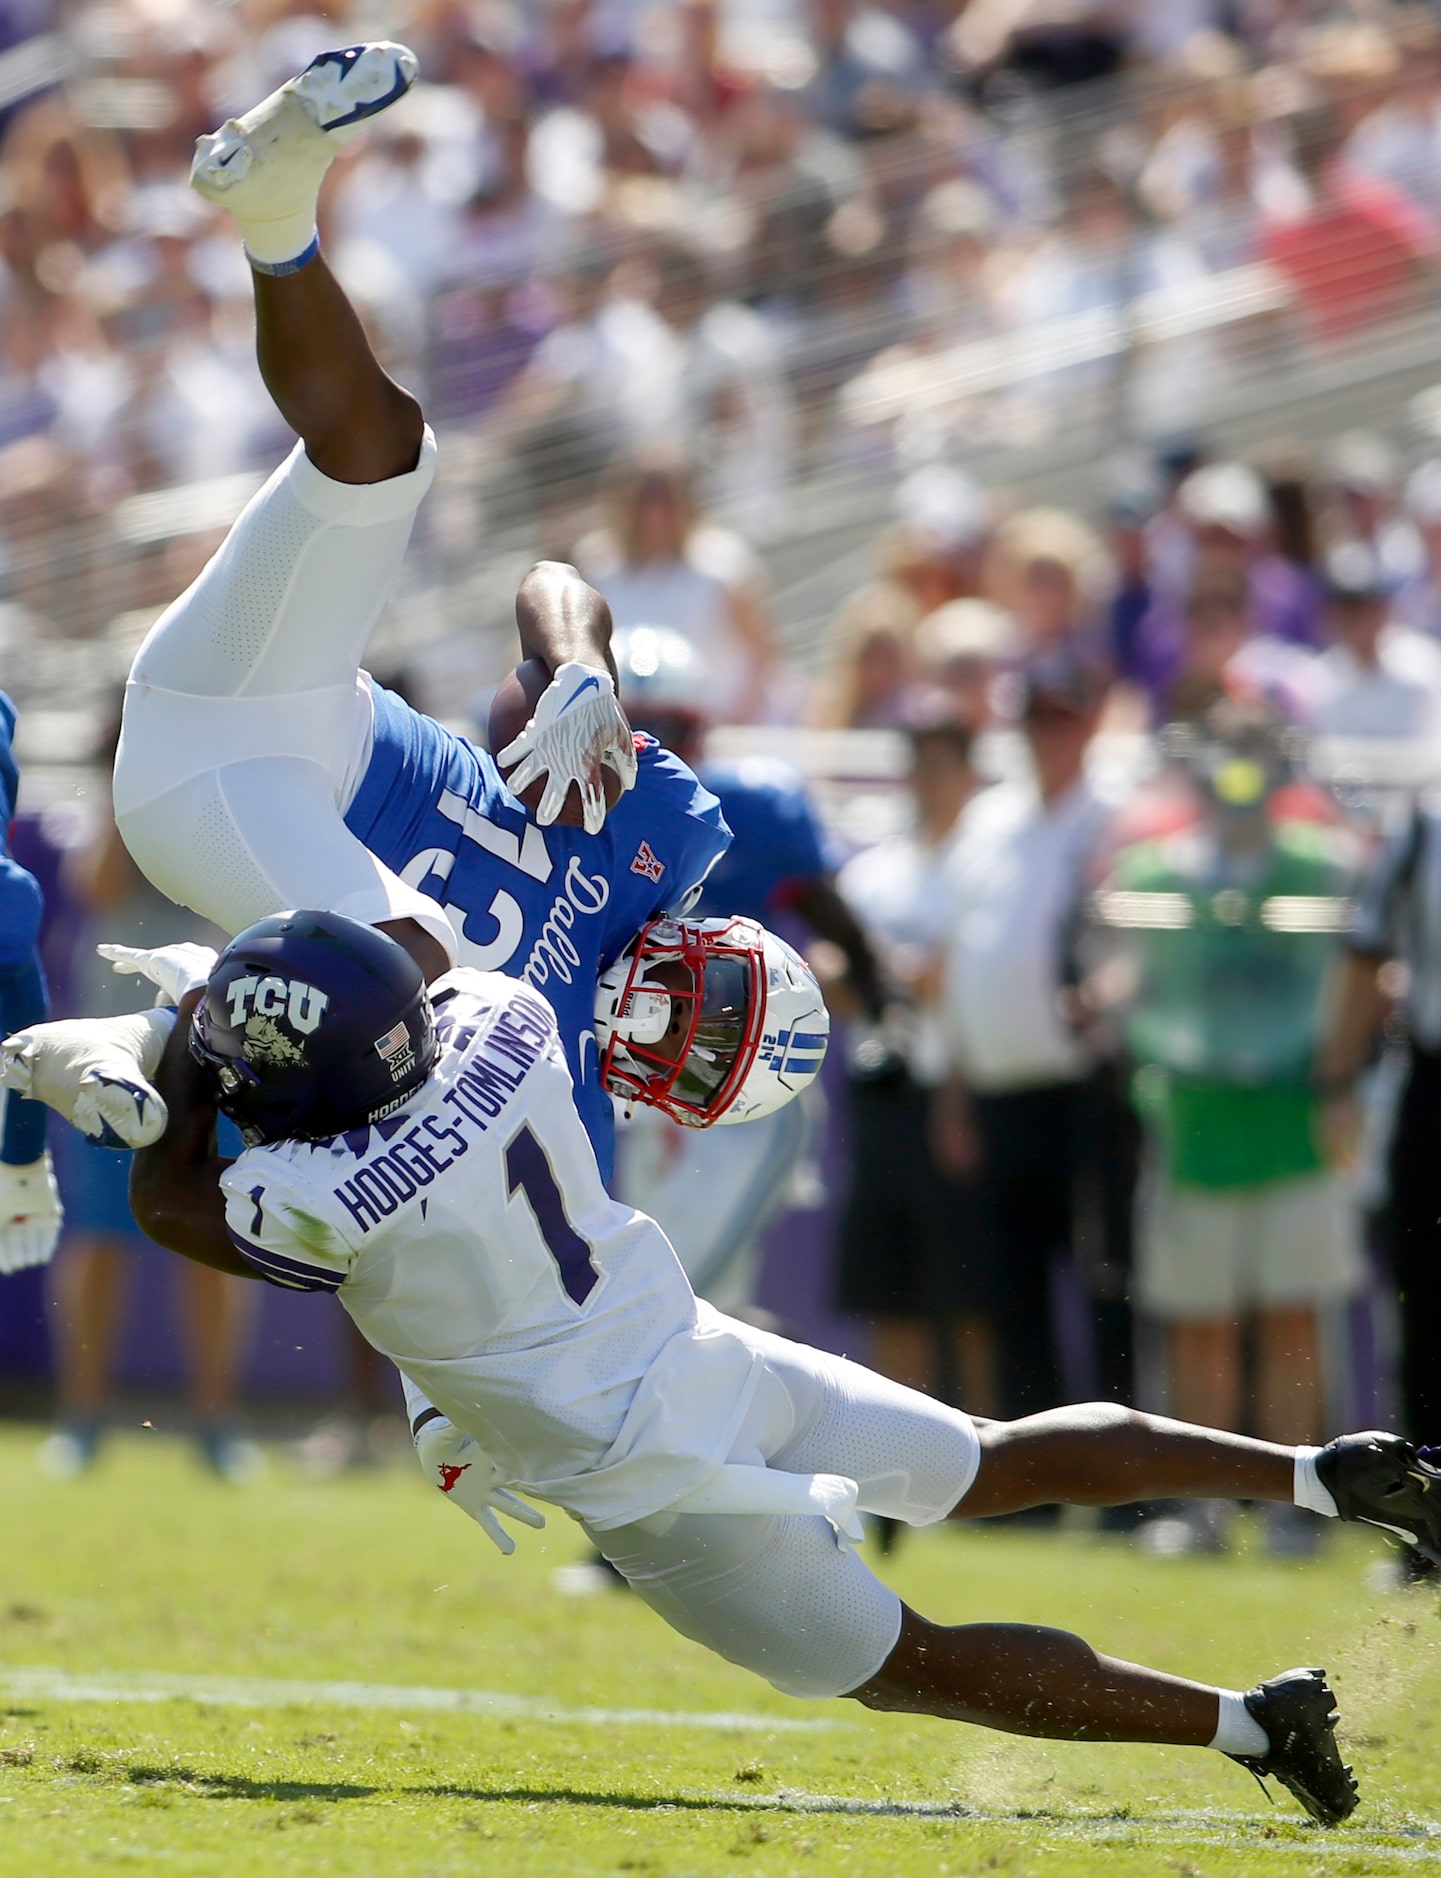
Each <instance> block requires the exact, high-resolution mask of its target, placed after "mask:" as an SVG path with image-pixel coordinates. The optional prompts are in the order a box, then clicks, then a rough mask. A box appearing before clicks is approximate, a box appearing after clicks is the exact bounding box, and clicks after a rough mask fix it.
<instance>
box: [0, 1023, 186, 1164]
mask: <svg viewBox="0 0 1441 1878" xmlns="http://www.w3.org/2000/svg"><path fill="white" fill-rule="evenodd" d="M174 1024H175V1013H174V1012H173V1011H165V1010H156V1011H137V1012H136V1013H135V1014H134V1015H133V1016H130V1017H75V1018H67V1019H65V1020H63V1021H62V1022H60V1023H55V1024H32V1025H31V1026H30V1027H29V1029H28V1030H17V1031H16V1032H15V1034H14V1036H13V1037H7V1038H6V1039H5V1041H4V1042H3V1043H0V1086H3V1087H4V1088H6V1089H13V1090H14V1091H15V1093H16V1095H22V1096H29V1097H31V1098H32V1100H34V1101H36V1102H43V1103H44V1104H45V1105H46V1107H47V1108H52V1109H54V1110H55V1112H56V1114H57V1115H63V1116H64V1117H65V1119H66V1121H67V1122H74V1124H75V1126H76V1127H77V1128H78V1129H79V1130H80V1132H81V1134H82V1135H84V1136H85V1138H86V1139H87V1140H88V1141H91V1142H94V1143H95V1145H96V1146H97V1147H107V1148H146V1147H149V1145H150V1143H151V1142H152V1141H158V1140H159V1139H160V1137H161V1136H162V1135H163V1134H164V1133H165V1124H166V1123H167V1121H168V1120H169V1119H170V1118H169V1112H168V1111H167V1109H166V1107H165V1104H164V1102H163V1101H162V1100H161V1098H160V1092H159V1091H158V1090H157V1089H156V1088H155V1086H154V1084H153V1083H152V1082H151V1080H150V1079H151V1077H152V1076H153V1075H154V1074H155V1072H156V1070H157V1069H158V1068H159V1067H160V1058H161V1055H162V1053H163V1052H164V1049H165V1043H166V1039H167V1038H168V1037H169V1035H170V1032H171V1030H172V1028H173V1027H174Z"/></svg>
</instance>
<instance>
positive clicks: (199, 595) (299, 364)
mask: <svg viewBox="0 0 1441 1878" xmlns="http://www.w3.org/2000/svg"><path fill="white" fill-rule="evenodd" d="M406 56H407V57H408V55H406ZM404 76H405V74H404V72H403V71H402V69H401V62H400V60H399V56H398V53H397V50H396V49H395V48H386V47H379V48H368V49H365V50H364V52H363V53H362V55H361V57H359V58H351V57H350V55H348V54H347V55H336V56H335V58H334V59H330V58H329V57H328V56H327V58H326V59H322V60H317V61H316V62H315V63H314V64H313V65H312V66H311V67H310V68H309V70H308V71H307V72H306V73H304V74H302V75H301V77H300V79H298V80H295V81H292V83H291V85H290V86H286V87H282V88H281V91H280V92H278V93H276V94H274V95H273V96H272V98H271V99H267V100H266V101H265V102H264V103H263V104H262V105H260V106H258V107H257V108H256V110H255V111H254V112H251V113H249V114H247V117H246V118H244V119H242V120H240V121H239V123H238V124H235V123H232V124H229V125H227V126H225V127H224V128H223V129H222V130H221V131H220V132H217V133H216V135H215V137H213V138H209V139H202V147H201V151H200V154H199V156H198V157H197V163H196V180H197V183H198V184H203V185H204V187H203V193H206V194H208V195H210V196H211V197H212V199H214V200H217V201H223V202H225V203H226V204H227V205H228V206H229V207H231V208H232V210H233V211H234V212H235V214H236V218H237V221H238V223H239V225H240V228H241V232H242V234H243V235H244V237H245V240H246V245H247V249H248V251H249V253H250V255H251V259H252V263H253V265H254V266H255V267H256V268H257V269H265V268H274V267H280V268H282V269H285V268H288V267H289V263H288V261H286V260H285V258H284V256H283V255H282V253H281V252H280V251H281V250H283V249H284V248H286V247H287V246H294V245H295V243H296V242H297V241H299V242H300V243H301V245H302V246H303V245H304V243H305V241H306V240H308V239H309V238H310V236H312V235H313V231H314V208H315V193H316V190H317V189H318V187H319V182H320V178H321V177H322V176H323V174H324V170H325V167H326V166H327V164H328V162H329V160H330V156H331V154H333V152H332V149H331V147H330V144H329V142H328V141H327V139H328V137H329V136H330V134H331V133H328V132H325V131H323V130H322V128H321V127H320V126H321V124H322V123H323V122H328V121H332V120H333V121H334V122H335V123H336V124H337V125H338V126H339V132H338V134H342V135H343V134H344V133H345V132H346V131H347V130H349V129H353V128H354V127H355V124H356V123H358V122H360V121H362V119H363V117H364V116H365V115H367V114H373V112H374V110H375V109H377V108H383V105H384V103H385V102H388V101H393V98H394V97H395V96H399V95H400V93H401V91H403V90H404V84H403V83H402V82H401V80H402V78H404ZM352 93H354V96H352ZM302 225H303V226H302ZM296 229H299V230H300V233H299V235H297V234H296V233H295V230H296ZM297 258H298V257H297ZM256 301H257V327H258V347H259V352H260V357H261V363H262V367H263V369H264V371H265V374H266V378H267V382H268V383H269V385H270V387H271V390H272V393H273V395H274V396H275V397H276V400H277V403H278V404H279V406H280V408H281V410H282V412H283V414H284V415H285V416H286V417H287V418H288V419H289V421H291V422H292V423H293V424H295V425H296V427H297V428H298V429H299V430H300V431H301V433H302V436H303V437H304V439H305V443H304V445H303V447H302V448H301V449H299V450H297V451H296V452H295V453H294V454H293V455H292V456H291V458H290V459H289V461H288V462H287V463H286V464H285V465H284V466H283V467H282V468H281V469H280V470H279V471H277V472H276V474H275V475H274V476H273V477H271V479H270V481H269V482H268V483H267V485H266V487H265V488H264V489H263V490H262V491H261V492H260V494H259V495H257V496H256V497H255V499H254V500H253V501H252V502H251V503H250V504H249V505H248V506H247V508H246V510H245V512H244V513H243V514H242V516H241V517H240V519H239V520H238V521H237V523H236V525H235V527H234V528H233V529H232V530H231V532H230V535H229V536H228V537H227V539H226V541H225V543H224V544H223V546H222V547H221V549H220V551H219V552H218V554H217V555H216V556H215V558H214V559H213V560H212V561H211V563H210V565H209V566H208V567H207V568H206V569H205V570H204V572H203V573H202V574H201V575H200V577H199V579H198V580H197V581H196V582H195V584H194V585H193V586H192V587H191V588H190V589H189V591H188V592H187V593H185V594H184V595H182V596H181V598H180V599H179V600H178V601H176V603H175V604H174V605H173V606H172V607H171V608H170V609H169V610H168V611H167V612H166V614H165V615H164V616H163V618H162V619H161V620H160V622H159V623H158V624H157V626H156V627H155V629H154V630H153V631H152V633H151V634H150V636H149V637H148V638H147V640H146V642H145V644H144V646H143V647H142V648H141V650H140V653H139V654H138V656H137V658H136V662H135V666H134V668H133V670H132V673H131V681H130V684H129V686H128V687H127V692H126V707H125V730H124V735H123V737H122V740H121V745H120V750H119V752H118V754H117V759H116V771H115V809H116V818H117V821H118V823H119V825H120V828H121V832H122V834H123V835H124V838H125V841H126V844H127V846H128V847H129V848H130V851H131V853H132V854H133V855H134V856H135V859H136V860H137V862H138V863H139V865H140V866H141V868H142V870H143V871H144V872H145V873H146V874H147V875H148V876H149V878H150V879H151V880H152V881H153V882H154V883H155V884H156V885H157V886H158V887H159V888H160V889H161V890H162V892H164V893H166V894H168V895H169V896H170V897H171V898H172V899H175V900H178V901H180V902H182V903H184V904H186V905H189V906H193V907H195V908H196V909H197V910H199V911H201V912H203V913H205V914H206V915H207V916H208V917H209V918H211V919H213V920H214V921H215V922H216V923H217V924H218V925H220V926H222V927H223V928H224V929H225V930H227V931H230V932H234V931H236V930H238V929H239V928H240V927H242V926H245V925H248V924H250V923H251V922H252V921H253V920H256V919H259V918H262V917H264V916H265V915H267V914H269V913H273V912H276V911H278V910H280V909H282V908H285V907H291V906H303V905H322V906H328V907H332V908H334V909H335V910H336V911H339V912H344V913H348V914H350V915H351V916H352V917H354V918H357V919H363V920H367V921H373V922H376V923H389V922H398V921H406V920H410V921H414V922H417V923H418V925H419V927H420V928H421V929H422V930H423V931H424V932H425V933H426V934H428V935H429V937H430V939H431V940H432V941H433V942H434V943H433V951H434V959H433V963H434V964H435V966H436V968H437V969H439V968H443V965H444V963H445V960H446V958H447V957H448V956H450V955H452V954H453V949H454V940H453V935H451V933H450V931H449V926H448V922H447V921H446V920H445V918H444V916H443V914H441V913H440V911H439V909H438V908H436V907H435V906H434V904H433V903H432V902H430V901H429V900H426V899H425V898H424V897H423V896H422V895H420V894H419V893H418V892H416V891H415V890H414V889H412V888H409V887H407V886H405V885H404V884H403V883H402V882H400V881H398V880H397V879H396V878H395V877H394V876H393V875H392V874H390V873H389V871H388V870H387V869H386V868H384V867H383V866H382V865H381V864H380V863H379V862H378V861H377V860H376V859H375V858H374V857H373V856H372V855H370V854H368V853H367V852H366V850H365V848H364V847H363V846H362V845H361V843H360V842H359V841H357V840H356V839H355V838H354V837H353V836H352V835H351V834H350V833H349V831H348V830H347V829H346V827H345V824H344V821H343V812H344V808H345V806H346V803H347V801H348V800H349V797H350V795H351V794H353V792H354V789H355V788H356V787H357V786H358V783H359V779H360V777H361V775H362V774H363V773H364V768H365V764H366V762H367V760H368V755H369V737H370V727H371V711H370V701H369V694H368V692H367V690H366V689H365V687H364V685H363V683H361V681H360V680H359V677H358V665H359V661H360V658H361V656H362V654H363V652H364V648H365V645H366V643H367V642H368V640H369V637H370V634H371V632H372V630H373V628H374V625H375V622H376V620H377V618H378V617H379V614H380V611H381V608H382V607H383V605H384V603H385V600H386V598H387V596H388V594H389V591H390V588H391V586H392V584H393V582H394V579H395V576H396V573H397V572H398V570H399V567H400V562H401V557H402V556H403V554H404V552H405V547H406V543H407V541H408V540H409V537H410V530H411V525H412V522H413V520H414V516H415V511H416V508H417V507H418V505H419V503H420V501H421V498H422V497H423V496H424V494H425V492H426V489H427V488H428V487H429V484H430V480H431V477H432V475H433V469H434V443H433V440H431V439H429V437H428V434H427V433H425V431H424V426H423V422H422V420H421V416H420V412H419V408H418V406H416V405H415V403H414V400H413V399H411V398H410V396H409V394H408V393H405V392H402V391H400V390H399V388H398V387H397V386H395V385H394V384H393V383H392V382H391V381H390V380H389V379H388V378H387V377H386V375H385V374H384V373H383V372H382V371H381V369H380V367H379V365H378V364H377V362H376V361H375V359H374V356H373V354H372V353H371V350H370V347H369V344H368V342H367V341H366V339H365V336H364V333H363V332H362V330H361V328H360V325H359V322H358V321H357V319H356V317H355V314H354V312H353V310H352V309H351V308H350V306H349V305H348V303H347V302H346V301H345V298H344V295H343V294H342V293H341V291H340V289H339V287H338V286H337V284H336V283H335V281H334V279H333V277H332V276H331V275H330V273H329V271H328V270H327V269H326V267H325V265H324V263H323V261H321V260H320V259H319V258H318V257H317V256H313V255H312V256H311V258H310V259H309V260H308V261H306V262H305V263H304V264H303V265H300V266H298V267H295V268H293V269H291V270H290V271H282V272H281V273H279V274H274V273H266V272H258V273H257V278H256ZM330 472H334V474H331V473H330Z"/></svg>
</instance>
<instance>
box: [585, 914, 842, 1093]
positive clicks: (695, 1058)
mask: <svg viewBox="0 0 1441 1878" xmlns="http://www.w3.org/2000/svg"><path fill="white" fill-rule="evenodd" d="M830 1028H831V1020H830V1013H829V1011H827V1009H826V1004H825V999H824V998H823V997H822V996H821V988H820V986H819V985H818V984H817V983H816V979H815V974H814V973H813V972H812V971H811V968H810V967H809V966H808V965H807V964H806V962H805V960H804V959H803V958H802V957H801V956H800V954H799V953H798V952H796V951H795V950H794V948H793V947H791V946H788V945H787V944H786V942H785V940H784V939H778V938H777V937H776V935H775V934H774V933H772V932H767V931H766V929H765V927H764V926H760V925H758V924H757V923H756V921H755V920H753V919H740V918H732V919H699V920H686V919H671V918H661V919H653V920H651V921H650V922H649V923H648V924H647V925H645V926H643V927H642V928H641V930H640V932H639V933H638V934H637V936H636V938H635V940H634V942H633V943H632V944H631V945H630V946H628V947H627V948H626V950H625V951H624V952H623V953H622V954H621V956H620V957H619V958H618V959H617V960H616V962H615V964H614V965H612V966H611V967H610V969H609V970H608V971H606V972H604V973H602V975H601V979H600V982H599V984H598V985H597V987H596V1001H595V1035H596V1043H597V1045H598V1046H599V1049H600V1076H601V1082H602V1084H603V1086H604V1087H605V1088H606V1089H607V1090H609V1092H610V1093H611V1094H612V1095H613V1096H617V1097H619V1098H620V1100H621V1101H623V1102H642V1103H645V1104H646V1105H647V1106H648V1107H650V1108H657V1109H660V1110H661V1111H662V1113H663V1114H666V1115H669V1116H670V1117H671V1119H672V1120H673V1121H677V1122H681V1123H683V1124H685V1126H687V1127H689V1128H709V1127H710V1126H711V1125H712V1124H713V1123H717V1122H749V1121H755V1120H757V1119H758V1118H759V1117H760V1116H762V1115H773V1114H774V1113H775V1111H776V1110H777V1109H781V1108H784V1107H785V1105H786V1103H787V1102H789V1101H790V1100H791V1098H792V1097H793V1096H797V1095H799V1094H800V1092H801V1090H802V1089H805V1088H807V1087H808V1086H809V1085H810V1084H811V1083H812V1082H814V1081H815V1079H816V1077H817V1075H818V1074H819V1073H820V1067H821V1064H822V1063H823V1062H824V1061H825V1055H826V1044H827V1041H828V1039H829V1037H830Z"/></svg>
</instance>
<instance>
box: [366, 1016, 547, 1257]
mask: <svg viewBox="0 0 1441 1878" xmlns="http://www.w3.org/2000/svg"><path fill="white" fill-rule="evenodd" d="M436 1027H437V1029H439V1030H444V1029H445V1028H446V1020H445V1018H444V1016H441V1017H439V1018H438V1019H437V1024H436ZM474 1035H475V1026H473V1025H465V1026H460V1027H455V1028H453V1029H452V1030H451V1035H450V1041H451V1043H452V1044H453V1045H454V1047H455V1048H457V1049H461V1050H463V1049H465V1048H466V1047H467V1046H468V1045H469V1043H470V1041H471V1039H472V1038H473V1037H474ZM554 1036H555V1019H554V1017H553V1016H552V1015H551V1012H550V1009H549V1007H548V1006H546V1005H544V1004H542V1003H541V1002H540V1001H539V999H537V998H528V997H526V996H525V995H524V994H523V993H522V994H520V995H517V996H516V997H513V998H512V999H511V1000H510V1001H509V1003H508V1004H507V1005H506V1006H505V1008H504V1009H503V1010H502V1011H501V1013H500V1015H499V1016H498V1017H497V1018H496V1019H495V1021H494V1022H493V1023H492V1025H491V1027H490V1032H489V1035H488V1036H487V1037H486V1038H485V1040H484V1042H483V1043H482V1044H481V1046H480V1048H479V1050H477V1051H476V1053H475V1055H474V1056H473V1057H472V1058H471V1060H470V1062H469V1064H468V1065H467V1066H466V1068H465V1069H464V1070H462V1072H461V1073H460V1075H459V1076H458V1077H457V1078H456V1082H455V1086H454V1088H451V1089H447V1090H446V1092H445V1094H444V1095H443V1096H442V1097H441V1101H442V1102H443V1103H444V1104H445V1105H446V1107H447V1108H449V1109H450V1110H451V1112H452V1114H453V1115H454V1117H455V1120H454V1122H453V1124H451V1125H449V1126H447V1125H446V1124H444V1123H442V1122H439V1121H437V1119H436V1118H435V1117H434V1116H433V1115H428V1116H425V1117H424V1118H423V1119H422V1120H421V1121H419V1122H417V1123H416V1125H415V1126H414V1127H413V1128H411V1129H409V1130H408V1131H407V1132H406V1133H405V1134H404V1135H400V1136H399V1138H398V1139H396V1138H394V1137H395V1134H396V1133H397V1132H398V1130H399V1129H401V1128H404V1126H405V1121H404V1118H403V1117H402V1118H400V1119H399V1120H398V1121H389V1122H379V1123H376V1124H375V1127H374V1130H373V1132H374V1133H376V1134H378V1135H380V1137H381V1139H382V1140H385V1139H387V1137H390V1145H389V1146H388V1147H386V1148H382V1149H381V1150H379V1151H378V1152H377V1153H375V1154H373V1155H372V1156H371V1157H370V1158H369V1159H368V1160H367V1161H366V1162H365V1164H364V1165H363V1166H361V1167H358V1168H357V1169H356V1171H355V1172H354V1174H352V1175H351V1177H350V1179H349V1180H347V1181H344V1182H343V1183H342V1184H341V1185H340V1186H338V1187H336V1188H335V1190H334V1191H335V1197H336V1199H337V1200H339V1201H340V1203H341V1205H342V1206H344V1207H345V1208H346V1210H347V1211H348V1212H349V1214H350V1216H351V1218H352V1219H353V1220H354V1221H355V1222H356V1224H357V1225H358V1226H359V1227H360V1230H361V1231H362V1232H363V1233H368V1232H369V1231H370V1229H371V1227H372V1226H378V1225H379V1224H380V1222H381V1220H383V1219H388V1218H389V1217H390V1215H391V1214H392V1213H394V1212H395V1210H396V1208H397V1207H400V1206H403V1205H404V1204H405V1203H406V1201H408V1200H413V1199H414V1198H415V1196H416V1195H417V1194H418V1193H420V1192H421V1191H422V1189H423V1188H426V1187H428V1186H430V1184H431V1182H432V1181H434V1180H435V1179H436V1177H437V1176H438V1175H439V1174H442V1173H444V1171H445V1170H446V1168H447V1167H450V1166H451V1165H452V1164H453V1163H454V1162H455V1161H458V1160H459V1159H460V1157H461V1156H462V1155H463V1154H464V1153H465V1152H466V1150H467V1148H468V1147H469V1145H470V1143H469V1141H468V1139H467V1137H466V1129H467V1128H473V1129H474V1130H475V1132H476V1133H477V1134H484V1133H485V1131H486V1129H487V1128H488V1127H489V1125H490V1123H491V1122H492V1121H493V1120H494V1119H495V1117H496V1116H497V1115H499V1114H500V1112H501V1110H502V1109H503V1108H504V1106H505V1103H506V1100H507V1098H508V1097H509V1096H510V1095H511V1094H512V1093H513V1092H514V1091H515V1090H516V1089H518V1088H519V1086H520V1084H521V1082H522V1081H523V1079H524V1077H525V1075H526V1072H527V1071H528V1070H530V1069H531V1068H533V1067H534V1065H535V1064H536V1062H537V1061H538V1060H539V1059H540V1057H542V1056H543V1055H544V1054H545V1052H546V1050H547V1048H548V1047H549V1045H550V1042H551V1040H552V1038H553V1037H554ZM427 1137H428V1139H427Z"/></svg>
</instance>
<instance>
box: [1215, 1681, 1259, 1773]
mask: <svg viewBox="0 0 1441 1878" xmlns="http://www.w3.org/2000/svg"><path fill="white" fill-rule="evenodd" d="M1216 1694H1217V1695H1218V1696H1219V1697H1220V1699H1221V1713H1220V1715H1219V1716H1218V1718H1217V1721H1216V1736H1215V1739H1214V1740H1213V1741H1212V1742H1211V1743H1210V1745H1211V1746H1212V1747H1213V1748H1219V1750H1220V1751H1221V1753H1222V1754H1249V1755H1252V1756H1253V1757H1262V1756H1265V1755H1267V1754H1269V1753H1270V1752H1271V1743H1270V1741H1269V1740H1268V1739H1267V1737H1266V1730H1265V1729H1264V1728H1263V1727H1262V1726H1261V1724H1260V1722H1258V1721H1257V1720H1256V1717H1255V1716H1254V1715H1253V1714H1252V1713H1251V1711H1250V1709H1248V1708H1247V1707H1246V1702H1245V1698H1244V1697H1243V1696H1242V1695H1240V1694H1239V1693H1238V1692H1237V1691H1236V1690H1234V1689H1218V1690H1217V1691H1216Z"/></svg>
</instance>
